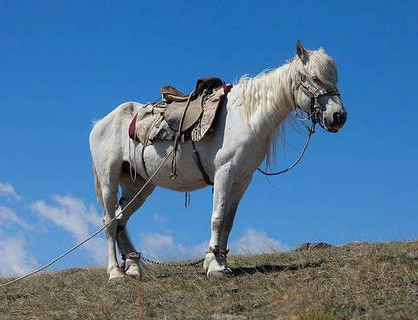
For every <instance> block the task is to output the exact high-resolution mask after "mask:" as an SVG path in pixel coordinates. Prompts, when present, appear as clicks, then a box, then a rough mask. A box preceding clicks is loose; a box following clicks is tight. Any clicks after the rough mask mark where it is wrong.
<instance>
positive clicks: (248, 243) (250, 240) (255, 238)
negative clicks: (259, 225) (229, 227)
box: [231, 229, 289, 254]
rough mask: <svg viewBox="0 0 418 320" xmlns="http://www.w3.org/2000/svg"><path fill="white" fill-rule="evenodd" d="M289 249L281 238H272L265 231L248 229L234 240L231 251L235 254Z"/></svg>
mask: <svg viewBox="0 0 418 320" xmlns="http://www.w3.org/2000/svg"><path fill="white" fill-rule="evenodd" d="M286 250H289V248H288V247H287V246H285V245H284V244H282V243H281V242H280V241H279V240H277V239H274V238H270V237H269V236H268V235H267V233H265V232H264V231H258V230H255V229H247V230H246V231H245V232H244V234H243V235H242V236H241V237H240V238H239V239H238V240H236V241H234V242H232V245H231V251H232V252H233V253H235V254H243V253H272V252H278V251H286Z"/></svg>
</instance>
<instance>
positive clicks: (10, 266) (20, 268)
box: [0, 235, 37, 276]
mask: <svg viewBox="0 0 418 320" xmlns="http://www.w3.org/2000/svg"><path fill="white" fill-rule="evenodd" d="M25 244H26V241H25V239H24V238H23V237H4V236H2V235H0V257H1V259H0V275H2V276H14V275H21V274H24V273H27V272H29V271H31V270H32V269H33V268H34V267H35V266H36V265H37V262H36V259H35V257H34V256H33V255H31V254H30V253H28V252H27V250H26V248H25Z"/></svg>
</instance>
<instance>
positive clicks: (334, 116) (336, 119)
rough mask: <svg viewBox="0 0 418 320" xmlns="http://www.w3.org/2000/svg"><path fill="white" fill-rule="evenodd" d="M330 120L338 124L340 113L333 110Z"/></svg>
mask: <svg viewBox="0 0 418 320" xmlns="http://www.w3.org/2000/svg"><path fill="white" fill-rule="evenodd" d="M332 120H334V124H336V125H339V124H340V120H341V115H340V113H339V112H334V113H333V115H332Z"/></svg>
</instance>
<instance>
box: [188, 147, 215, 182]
mask: <svg viewBox="0 0 418 320" xmlns="http://www.w3.org/2000/svg"><path fill="white" fill-rule="evenodd" d="M190 141H191V142H192V146H193V160H194V162H195V163H196V165H197V167H198V168H199V170H200V173H201V174H202V177H203V180H205V182H206V183H207V184H208V185H210V186H213V182H212V181H210V178H209V176H208V174H207V173H206V171H205V168H203V165H202V160H201V159H200V155H199V151H197V149H196V146H195V144H194V141H193V140H190Z"/></svg>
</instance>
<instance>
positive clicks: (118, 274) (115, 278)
mask: <svg viewBox="0 0 418 320" xmlns="http://www.w3.org/2000/svg"><path fill="white" fill-rule="evenodd" d="M124 279H125V274H124V273H123V272H122V271H120V270H119V269H114V270H112V271H111V272H110V273H109V281H108V283H109V284H118V283H121V282H123V281H124Z"/></svg>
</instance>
